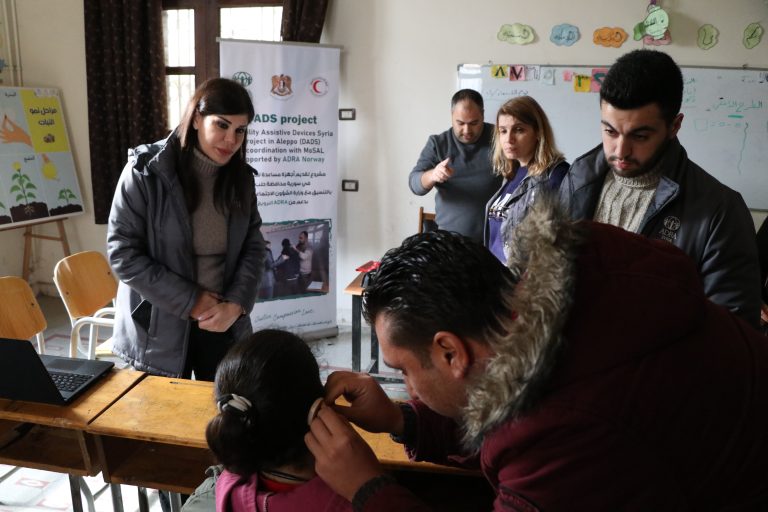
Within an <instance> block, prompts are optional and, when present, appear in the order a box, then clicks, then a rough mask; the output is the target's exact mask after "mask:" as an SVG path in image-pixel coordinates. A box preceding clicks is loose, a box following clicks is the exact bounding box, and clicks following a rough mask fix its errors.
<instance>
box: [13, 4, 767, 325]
mask: <svg viewBox="0 0 768 512" xmlns="http://www.w3.org/2000/svg"><path fill="white" fill-rule="evenodd" d="M16 3H17V9H18V20H19V33H20V37H21V58H22V66H23V76H24V85H28V86H54V87H59V88H61V89H62V98H63V103H64V109H65V113H66V115H67V119H68V127H69V131H70V135H71V138H72V146H73V152H74V156H75V162H76V164H77V166H78V172H79V177H80V184H81V188H82V191H83V194H84V198H85V204H86V209H87V212H86V214H84V215H82V216H80V217H76V218H73V219H70V220H69V221H68V222H67V232H68V234H69V238H70V244H71V245H72V249H73V251H78V250H86V249H96V250H102V251H103V250H104V240H105V235H106V230H105V228H104V226H97V225H95V224H94V223H93V209H92V199H91V191H90V179H89V176H90V160H89V151H88V135H87V134H88V122H87V103H86V80H85V42H84V32H83V3H82V2H81V1H80V0H23V1H19V0H17V2H16ZM659 3H660V5H661V6H662V7H664V8H665V9H667V10H668V12H669V13H670V18H671V32H672V39H673V44H672V45H670V46H667V47H664V50H665V51H667V52H668V53H669V54H670V55H672V56H673V57H674V58H675V59H676V60H677V62H678V63H680V64H681V65H699V66H729V67H735V66H742V65H747V66H750V67H762V68H768V36H767V37H765V39H764V40H763V41H762V42H761V43H760V44H759V45H758V46H757V47H756V48H754V49H753V50H747V49H745V48H744V46H743V45H742V43H741V39H742V32H743V30H744V28H745V27H746V25H747V24H749V23H750V22H753V21H759V22H761V23H762V25H763V27H764V28H766V29H767V30H768V2H766V1H765V0H732V1H730V2H721V1H716V0H661V1H660V2H659ZM645 5H646V4H644V3H643V2H631V3H630V2H626V1H624V2H609V1H605V0H603V1H599V0H584V1H582V2H572V1H563V0H550V1H548V2H539V3H534V2H523V1H520V0H484V1H483V2H473V3H471V6H470V4H468V3H467V2H466V1H465V0H431V1H427V0H419V1H414V0H332V1H331V4H330V7H329V9H328V16H327V20H326V27H325V32H324V35H323V40H322V42H323V43H326V44H334V45H340V46H342V47H343V51H342V61H341V73H342V81H341V83H342V87H341V95H340V106H341V107H343V108H356V109H357V120H356V121H345V122H340V123H339V183H340V182H341V179H342V178H343V179H357V180H360V191H359V192H340V193H339V217H338V225H337V226H335V229H334V232H335V233H336V235H337V236H338V283H337V284H338V286H337V289H338V291H339V294H338V306H339V320H340V321H341V322H348V321H349V318H350V309H351V306H350V299H349V296H347V295H345V294H343V293H341V290H343V288H344V286H345V285H346V284H347V282H349V281H350V280H351V279H352V278H353V277H354V276H355V274H356V272H355V271H354V268H355V267H356V266H357V265H358V264H360V263H363V262H365V261H368V260H370V259H377V258H379V257H380V256H381V255H382V254H383V252H384V251H385V250H386V249H388V248H390V247H392V246H394V245H397V244H398V243H399V242H400V241H401V240H402V239H403V238H404V237H405V236H407V235H409V234H411V233H414V232H415V230H416V224H417V222H416V218H417V210H418V207H419V206H425V207H426V208H428V209H430V210H432V209H433V208H434V198H433V195H432V194H430V195H428V196H425V197H416V196H414V195H413V194H411V192H410V190H409V189H408V186H407V176H408V173H409V171H410V170H411V168H412V166H413V164H414V163H415V162H416V158H417V157H418V155H419V152H420V151H421V149H422V147H423V145H424V143H425V141H426V138H427V136H428V135H429V134H431V133H437V132H440V131H443V130H445V129H447V128H448V127H449V126H450V111H449V110H450V109H449V101H450V97H451V95H452V94H453V92H454V91H455V85H456V66H457V65H458V64H461V63H487V62H489V61H490V62H497V63H507V64H510V63H523V64H581V65H605V64H610V63H611V62H613V60H615V59H616V58H617V57H618V56H619V55H621V54H623V53H624V52H626V51H629V50H631V49H635V48H639V47H641V45H640V44H639V43H638V42H635V41H633V40H632V39H631V30H632V27H633V25H634V24H635V23H637V22H638V21H640V20H641V19H642V18H643V15H644V12H645ZM515 22H519V23H524V24H527V25H531V26H532V27H533V28H534V29H535V31H536V33H537V40H536V42H535V43H533V44H530V45H526V46H515V45H510V44H508V43H506V42H502V41H499V40H498V39H497V38H496V34H497V32H498V30H499V27H500V26H501V25H502V24H504V23H509V24H512V23H515ZM560 23H570V24H573V25H576V26H578V27H579V28H580V30H581V40H580V41H578V42H577V43H576V44H575V45H573V46H571V47H558V46H555V45H553V44H552V43H550V42H549V33H550V30H551V28H552V26H553V25H556V24H560ZM704 23H712V24H714V25H715V26H717V27H718V29H719V30H720V42H719V44H718V45H717V46H715V47H714V48H712V49H711V50H709V51H703V50H700V49H699V48H698V47H697V46H696V30H697V28H698V27H699V26H700V25H702V24H704ZM599 26H621V27H622V28H624V30H626V31H627V32H629V33H630V40H629V41H628V42H627V43H625V44H624V46H623V47H621V48H619V49H613V48H611V49H609V48H604V47H598V46H595V45H594V44H592V32H593V30H594V29H595V28H598V27H599ZM40 34H45V35H46V36H45V37H41V36H40ZM585 129H594V133H595V144H597V143H598V142H599V137H600V136H599V127H598V126H594V127H585ZM584 149H585V150H586V149H588V148H584ZM700 164H702V165H703V166H704V168H706V162H700ZM753 216H754V217H755V220H756V221H757V222H760V221H762V219H763V218H764V216H765V214H764V213H762V212H753ZM37 229H38V230H39V231H41V232H44V231H45V230H44V229H43V228H37ZM46 229H48V228H46ZM22 231H23V230H15V231H12V232H0V274H16V275H20V274H21V247H22V237H21V233H22ZM51 233H53V231H52V230H51ZM60 257H61V252H60V247H58V246H57V245H56V244H55V243H54V242H47V241H37V242H35V271H34V274H33V280H34V281H35V282H38V283H40V284H41V286H42V288H43V289H44V290H50V286H46V283H50V282H51V275H52V269H53V265H54V264H55V262H56V261H57V260H58V259H59V258H60ZM53 293H55V290H53Z"/></svg>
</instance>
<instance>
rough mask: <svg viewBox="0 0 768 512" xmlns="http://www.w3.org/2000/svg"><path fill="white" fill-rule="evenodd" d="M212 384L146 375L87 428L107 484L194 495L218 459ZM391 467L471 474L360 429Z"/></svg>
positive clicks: (382, 435)
mask: <svg viewBox="0 0 768 512" xmlns="http://www.w3.org/2000/svg"><path fill="white" fill-rule="evenodd" d="M216 413H217V412H216V405H215V403H214V400H213V383H211V382H201V381H192V380H184V379H169V378H165V377H156V376H147V377H146V378H145V379H143V380H142V381H141V382H140V383H139V384H138V385H137V386H135V387H134V388H133V389H131V390H130V391H129V392H128V393H126V394H125V395H124V396H123V397H121V398H120V400H118V401H117V402H116V403H115V404H113V405H112V406H111V407H110V408H109V409H107V410H106V411H105V412H104V413H103V414H101V415H100V416H99V417H98V418H97V419H96V420H95V421H93V422H92V423H91V424H90V425H89V426H88V429H87V430H88V432H89V433H90V434H93V435H94V436H95V437H96V439H95V441H96V448H97V452H98V454H99V458H100V461H101V470H102V474H103V475H104V478H105V480H106V481H107V482H110V483H113V484H117V483H119V484H128V485H136V486H140V487H152V488H155V489H164V490H168V491H173V492H180V493H190V492H192V491H193V490H194V489H195V488H196V487H197V486H198V485H199V484H200V483H201V482H202V481H203V479H204V478H205V469H206V468H207V467H208V466H210V465H211V464H213V463H214V459H213V455H212V454H211V452H210V451H209V450H208V445H207V443H206V441H205V427H206V425H207V424H208V421H209V420H210V419H211V418H212V417H213V416H214V415H216ZM358 432H360V433H361V434H362V436H363V438H364V439H365V440H366V441H367V442H368V444H369V445H370V446H371V447H372V448H373V451H374V452H375V453H376V455H377V457H378V458H379V460H380V461H381V463H382V465H384V466H385V467H387V468H389V469H396V470H403V469H406V470H408V471H423V472H430V473H452V474H460V475H463V474H472V475H476V474H477V473H476V472H471V471H469V472H468V471H464V470H460V469H456V468H450V467H444V466H438V465H435V464H431V463H428V462H411V461H409V460H408V458H407V457H406V455H405V451H404V450H403V446H402V445H400V444H397V443H395V442H393V441H392V440H391V439H390V437H389V435H387V434H370V433H368V432H364V431H361V430H359V429H358Z"/></svg>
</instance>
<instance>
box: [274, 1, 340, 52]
mask: <svg viewBox="0 0 768 512" xmlns="http://www.w3.org/2000/svg"><path fill="white" fill-rule="evenodd" d="M328 1H329V0H283V20H282V26H281V27H280V35H281V36H282V37H283V41H299V42H303V43H319V42H320V35H321V34H322V33H323V23H324V22H325V12H326V10H327V8H328Z"/></svg>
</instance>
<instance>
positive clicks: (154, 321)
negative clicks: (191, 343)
mask: <svg viewBox="0 0 768 512" xmlns="http://www.w3.org/2000/svg"><path fill="white" fill-rule="evenodd" d="M177 145H178V138H177V137H176V135H175V134H172V135H171V136H170V137H169V138H168V139H166V140H162V141H159V142H156V143H154V144H148V145H143V146H139V147H137V148H135V149H133V150H130V151H129V155H128V163H127V164H126V166H125V168H124V169H123V172H122V174H121V175H120V180H119V181H118V183H117V190H116V191H115V197H114V199H113V201H112V210H111V212H110V215H109V226H108V231H107V254H108V256H109V262H110V264H111V265H112V269H113V270H114V271H115V275H116V276H117V277H118V278H119V279H120V284H119V286H118V291H117V314H116V317H115V322H116V324H115V330H114V337H113V339H114V342H113V352H115V354H117V355H118V356H120V357H121V358H123V359H125V360H126V361H128V362H129V363H130V364H132V365H133V366H134V367H136V368H138V369H140V370H143V371H147V372H149V373H153V374H159V375H166V376H170V377H177V376H179V375H181V373H182V371H183V370H184V364H185V362H186V356H187V340H188V337H189V328H190V320H189V313H190V311H191V310H192V307H193V306H194V304H195V301H196V300H197V295H198V293H199V291H200V288H199V286H198V285H197V281H196V277H197V276H196V268H195V254H194V249H193V247H192V222H191V218H190V214H189V213H188V211H187V207H186V203H185V200H184V193H183V190H182V188H181V183H180V182H179V178H178V175H177V169H176V167H177V163H176V162H177V149H176V148H177ZM252 190H253V191H254V193H253V195H252V196H251V206H250V208H249V210H248V212H247V213H244V214H243V213H234V212H232V213H230V215H229V219H228V222H227V224H228V227H227V229H228V232H227V255H226V261H225V265H224V267H225V268H224V289H223V292H222V296H223V297H224V299H225V300H228V301H231V302H235V303H237V304H240V305H241V306H242V307H243V308H244V309H245V311H251V309H252V308H253V304H254V303H255V301H256V296H257V294H258V291H259V280H260V279H261V274H262V272H263V271H264V254H265V244H264V238H263V237H262V235H261V231H260V228H261V216H260V215H259V211H258V208H257V206H256V193H255V188H253V185H252ZM142 300H146V301H148V303H149V304H151V313H150V315H149V319H148V325H146V326H142V325H139V322H136V321H134V318H132V316H131V312H132V311H134V309H135V308H136V307H137V306H138V305H139V303H141V302H142ZM230 329H231V332H232V334H233V337H234V339H235V340H240V339H243V338H245V337H247V336H249V335H250V334H251V333H252V332H253V329H252V327H251V320H250V318H249V316H248V315H244V316H242V317H240V318H239V319H238V320H237V321H235V323H234V324H233V325H232V327H231V328H230Z"/></svg>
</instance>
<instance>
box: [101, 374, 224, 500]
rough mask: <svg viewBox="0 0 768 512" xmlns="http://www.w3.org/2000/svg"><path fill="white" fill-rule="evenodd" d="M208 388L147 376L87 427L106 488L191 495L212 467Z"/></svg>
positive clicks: (199, 383)
mask: <svg viewBox="0 0 768 512" xmlns="http://www.w3.org/2000/svg"><path fill="white" fill-rule="evenodd" d="M215 414H216V405H215V404H214V402H213V383H211V382H203V381H194V380H185V379H169V378H165V377H157V376H152V375H150V376H147V378H145V379H144V380H143V381H142V382H140V383H139V385H137V386H136V387H134V388H133V389H132V390H130V391H129V392H128V393H126V394H125V395H124V396H123V397H122V398H121V399H120V400H118V401H117V402H116V403H115V404H113V405H112V407H110V408H109V409H108V410H107V411H106V412H105V413H104V414H102V415H101V416H99V417H98V418H97V419H96V420H95V421H93V422H92V423H91V424H90V425H89V426H88V432H89V433H91V434H93V435H94V436H95V437H96V449H97V452H98V454H99V458H100V461H101V466H102V474H103V475H104V479H105V480H106V481H107V482H110V483H116V484H118V483H119V484H128V485H136V486H139V487H152V488H154V489H163V490H167V491H172V492H180V493H190V492H192V491H193V490H194V489H195V488H196V487H197V486H198V485H199V484H200V482H202V481H203V479H204V478H205V469H206V468H207V467H208V466H210V465H211V464H213V463H214V459H213V455H212V454H211V453H210V451H209V450H208V444H207V443H206V441H205V426H206V425H207V424H208V420H210V419H211V418H212V417H213V416H214V415H215Z"/></svg>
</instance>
